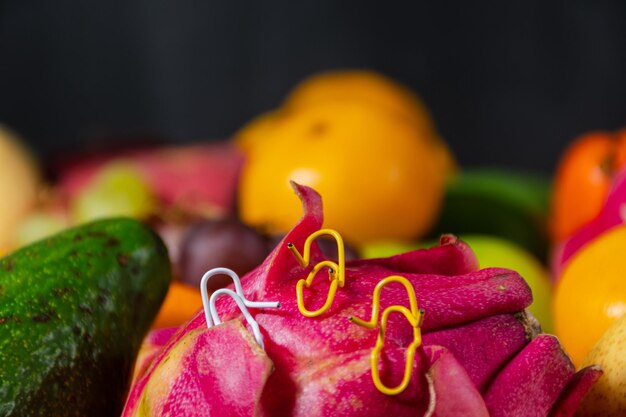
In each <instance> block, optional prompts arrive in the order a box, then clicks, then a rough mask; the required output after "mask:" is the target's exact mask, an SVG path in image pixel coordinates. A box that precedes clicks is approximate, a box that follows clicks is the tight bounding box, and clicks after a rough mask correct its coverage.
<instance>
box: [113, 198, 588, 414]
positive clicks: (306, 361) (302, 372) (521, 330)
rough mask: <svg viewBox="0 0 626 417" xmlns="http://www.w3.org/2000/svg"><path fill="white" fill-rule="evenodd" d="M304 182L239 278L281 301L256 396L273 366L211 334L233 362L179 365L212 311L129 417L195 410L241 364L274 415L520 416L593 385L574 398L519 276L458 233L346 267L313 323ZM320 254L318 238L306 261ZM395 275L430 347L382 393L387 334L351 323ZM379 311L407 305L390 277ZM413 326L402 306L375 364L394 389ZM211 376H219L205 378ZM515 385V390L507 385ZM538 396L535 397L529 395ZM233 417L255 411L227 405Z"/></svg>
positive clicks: (194, 326)
mask: <svg viewBox="0 0 626 417" xmlns="http://www.w3.org/2000/svg"><path fill="white" fill-rule="evenodd" d="M296 190H297V192H298V193H299V195H300V197H301V199H302V200H303V203H304V209H305V210H304V211H305V214H304V217H303V218H302V219H301V220H300V222H299V223H298V224H297V225H296V226H295V227H294V229H293V230H292V231H291V232H289V233H288V234H287V236H286V237H285V239H284V240H283V242H282V244H279V245H278V246H277V247H276V249H275V250H274V251H273V252H272V253H271V254H270V256H269V257H268V258H267V259H266V260H265V262H263V264H261V265H260V266H259V267H258V268H256V269H254V270H253V271H252V272H250V273H249V274H247V275H246V276H245V277H242V278H243V279H242V282H244V285H243V287H244V288H243V292H244V296H245V298H246V299H248V300H259V301H260V300H272V301H274V300H277V301H279V302H280V303H281V307H280V308H279V309H271V311H270V310H269V309H268V310H260V309H251V314H252V315H253V316H254V318H255V319H256V321H257V323H258V325H259V327H260V329H261V333H262V335H263V339H264V344H265V354H266V355H267V357H268V358H269V359H271V361H272V363H273V371H272V373H271V375H269V377H267V379H266V380H264V386H263V387H262V390H261V391H259V389H260V388H259V386H258V385H257V382H259V381H261V379H262V378H259V373H260V374H261V375H263V376H264V375H265V374H264V371H263V370H261V371H260V370H258V362H257V361H256V360H252V361H250V363H248V359H247V358H248V357H249V355H243V356H242V357H241V358H240V359H235V358H232V356H231V355H230V352H227V351H228V349H229V348H228V346H226V345H222V346H217V347H214V346H212V345H213V344H219V342H218V341H217V340H216V338H208V337H207V338H205V339H203V340H205V341H206V342H203V343H206V344H207V345H211V349H212V351H213V352H220V351H222V352H223V355H224V357H225V358H227V359H228V360H229V362H228V364H226V363H225V362H224V361H222V363H225V364H224V366H223V367H221V368H217V367H216V366H213V365H212V366H210V367H206V366H205V364H204V362H201V364H198V363H194V362H188V363H184V364H180V363H174V364H172V361H171V358H172V357H178V356H180V355H183V352H186V351H188V350H189V343H190V342H189V337H200V335H202V334H208V333H211V332H212V330H215V329H219V328H220V327H221V326H217V327H215V328H212V329H211V330H207V329H206V326H207V325H206V322H205V317H204V314H203V313H202V312H199V313H198V314H197V315H196V317H194V318H193V319H192V320H190V321H189V322H188V323H187V324H185V325H184V326H183V327H181V328H180V329H179V330H178V331H177V332H176V333H175V334H174V335H173V337H172V338H171V339H170V340H169V341H168V342H167V344H166V345H164V347H163V348H162V350H161V352H160V353H159V354H158V356H157V357H156V358H155V359H154V361H153V362H152V365H151V367H150V369H148V370H147V372H146V373H145V374H144V375H143V376H142V377H141V378H140V379H138V380H137V382H136V383H135V384H134V386H133V388H132V391H131V394H130V397H129V399H128V401H127V403H126V408H125V411H124V417H131V416H139V415H141V416H147V415H150V416H161V415H164V413H163V412H162V411H160V410H163V409H165V408H166V407H170V409H173V408H174V407H180V406H181V405H182V404H188V403H189V402H190V400H189V399H190V398H194V404H203V403H208V402H210V401H215V398H214V396H215V394H214V393H215V392H223V391H224V389H226V388H228V385H229V384H230V379H229V378H228V377H227V375H229V372H230V370H229V367H235V368H236V371H233V372H234V376H233V378H234V379H235V380H237V378H239V377H238V375H239V373H240V371H241V369H244V370H247V372H248V373H249V374H250V377H251V378H254V381H256V382H255V384H253V385H251V386H249V387H246V388H245V390H249V393H252V394H255V395H256V393H257V392H261V395H260V398H259V399H258V402H257V405H258V409H256V411H258V413H259V415H263V416H271V417H274V416H307V417H325V416H337V415H341V416H347V417H353V416H365V415H393V416H394V417H404V416H407V417H408V416H411V417H413V416H416V415H429V416H433V415H437V416H440V417H447V416H458V415H468V416H483V415H485V416H486V415H487V410H489V412H490V413H491V414H492V415H507V414H506V413H507V410H511V412H512V413H513V414H510V415H512V416H514V415H521V414H519V413H518V411H519V405H518V404H515V402H516V401H517V402H520V404H524V406H525V407H527V408H526V409H525V410H526V413H527V414H525V415H547V413H548V412H549V411H550V409H551V408H552V406H553V405H554V404H561V403H567V402H568V401H569V400H568V399H567V398H568V397H569V398H572V395H574V396H576V395H579V394H580V393H581V392H582V391H584V390H585V389H586V388H585V386H584V384H583V385H580V384H579V385H578V388H576V389H574V392H575V394H572V392H571V391H570V390H567V389H565V390H564V388H565V387H566V386H568V383H569V381H570V380H571V379H572V378H573V377H574V369H573V365H572V363H571V361H570V360H569V358H568V357H567V355H566V354H565V353H564V352H563V350H562V349H561V347H560V345H559V344H558V341H556V339H554V338H553V337H550V336H545V335H544V336H542V335H540V336H536V334H537V332H538V329H537V326H536V323H534V321H533V320H532V319H531V318H530V317H528V316H527V315H526V313H524V310H525V308H526V307H527V306H528V305H529V304H530V303H531V301H532V297H531V293H530V289H529V288H528V286H527V285H526V284H525V282H524V280H523V279H522V278H521V277H520V276H519V275H518V274H517V273H515V272H513V271H509V270H505V269H497V268H492V269H485V270H477V263H476V259H475V257H474V255H473V253H472V252H471V250H470V249H469V248H468V247H467V245H465V244H464V243H463V242H461V241H459V240H456V239H454V238H450V237H447V238H445V239H444V240H443V244H442V245H440V246H438V247H435V248H433V249H424V250H417V251H413V252H409V253H406V254H402V255H398V256H395V257H392V258H386V259H374V260H356V261H347V262H346V264H345V285H344V286H343V287H341V288H339V289H338V290H337V293H336V296H335V297H334V300H333V302H332V305H331V307H330V309H329V310H328V311H326V312H325V313H323V314H322V315H320V316H317V317H314V318H307V317H304V316H303V315H302V314H301V313H300V311H299V309H298V306H297V302H296V296H295V288H296V283H297V282H298V281H299V280H300V279H303V278H305V277H306V276H307V273H308V271H309V270H310V269H311V266H309V267H308V268H303V267H302V266H300V264H299V263H298V261H297V260H296V258H295V257H294V255H293V254H292V252H291V251H290V250H289V249H288V247H287V242H291V243H293V245H294V246H295V247H296V248H302V247H303V246H304V242H305V240H306V239H307V237H308V236H309V235H311V234H312V233H314V232H316V231H318V230H319V229H320V228H321V227H322V213H321V199H320V197H319V195H317V193H315V192H314V191H313V190H311V189H309V188H307V187H300V186H296ZM325 259H326V258H325V257H324V256H323V254H322V252H321V251H320V250H319V248H318V247H317V245H316V244H313V245H312V246H311V253H310V264H313V265H315V264H316V263H318V262H320V261H322V260H325ZM390 275H401V276H402V277H404V278H406V280H408V281H409V282H410V283H411V285H412V287H413V288H414V290H415V294H416V298H417V302H418V304H419V307H420V308H423V309H424V310H425V316H424V321H423V323H422V326H421V333H422V343H421V346H420V347H419V348H418V349H417V350H416V353H415V358H414V361H413V363H412V368H411V369H412V372H411V376H410V378H409V384H408V387H407V388H406V390H404V391H403V392H401V393H400V394H399V395H385V394H383V393H382V392H381V391H379V390H378V389H377V387H376V386H375V384H374V383H373V381H372V366H371V362H370V356H371V354H372V350H373V348H374V346H375V344H376V342H377V338H378V334H379V332H378V331H375V330H374V331H373V330H370V329H367V328H364V327H361V326H357V325H355V324H353V323H351V322H350V321H349V320H348V317H350V316H356V317H370V315H371V312H372V294H373V290H374V287H375V286H376V285H377V283H378V282H380V281H381V280H382V279H383V278H386V277H388V276H390ZM324 277H325V278H326V276H324ZM328 288H329V282H328V279H327V278H326V279H322V277H317V278H316V280H315V281H314V284H313V285H311V287H310V288H307V289H305V293H304V302H305V303H306V305H307V307H308V309H309V310H316V309H317V308H319V307H320V306H321V305H322V304H323V303H324V302H325V301H326V298H327V295H328ZM380 305H381V306H382V308H387V307H389V306H393V305H399V306H404V307H408V299H407V290H406V288H405V287H403V286H399V285H396V284H393V283H392V284H390V285H388V286H386V287H385V288H384V289H383V291H382V292H381V294H380ZM219 310H220V317H221V318H222V320H225V321H228V322H229V323H233V322H234V323H240V322H241V313H240V311H239V309H238V308H237V307H236V305H235V303H234V302H233V301H232V300H231V299H226V300H223V301H221V302H220V304H219ZM413 333H414V330H413V327H411V326H409V325H408V324H407V320H406V318H405V317H404V316H403V315H402V314H393V315H391V316H390V317H389V320H388V321H387V328H386V331H385V333H384V340H383V341H384V347H383V349H382V351H381V353H380V356H379V358H378V368H379V375H380V378H381V380H382V382H383V383H384V384H385V385H386V386H388V387H395V386H396V385H397V384H398V383H399V381H400V380H402V378H403V377H404V375H405V363H406V359H405V357H406V352H407V347H408V346H409V344H411V343H412V342H413V340H414V339H413ZM189 335H194V336H189ZM231 358H232V359H231ZM525 364H530V365H531V366H527V367H525V366H524V365H525ZM161 368H167V369H169V370H170V372H172V373H173V374H175V377H174V379H175V381H174V382H173V384H175V385H176V386H178V385H180V386H185V387H186V390H185V392H184V393H183V392H177V391H174V390H173V389H171V388H169V387H171V386H172V384H169V385H168V384H165V385H164V384H159V383H158V381H160V380H161V379H163V378H165V375H164V374H163V373H159V372H157V370H158V369H161ZM182 368H184V369H182ZM207 372H215V373H216V374H217V375H222V376H223V379H219V378H218V376H215V377H207ZM259 383H260V382H259ZM510 386H515V388H514V389H512V390H511V389H507V387H510ZM247 394H248V393H246V397H245V399H244V400H245V401H248V399H249V397H248V396H247ZM207 396H213V397H212V398H205V397H207ZM535 397H537V403H536V404H534V403H532V402H533V401H534V400H535ZM232 400H233V399H232V398H231V397H228V398H222V400H221V401H222V402H223V403H228V402H231V401H232ZM531 400H532V401H531ZM510 402H513V404H510ZM148 404H157V405H158V407H157V408H150V407H148V406H147V405H148ZM159 407H160V408H159ZM221 410H222V412H224V411H223V409H221ZM177 411H179V414H177V415H178V416H194V415H198V413H200V412H201V411H202V410H200V409H198V407H197V406H196V407H194V406H189V407H187V408H186V409H185V410H184V411H183V409H182V408H179V409H177ZM535 411H536V412H535ZM515 413H518V414H515ZM204 415H207V416H210V415H224V414H219V413H217V414H214V413H213V412H205V413H204ZM228 415H234V416H236V415H251V414H240V413H238V412H234V411H233V412H231V413H230V414H228Z"/></svg>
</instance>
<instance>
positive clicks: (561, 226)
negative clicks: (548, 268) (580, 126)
mask: <svg viewBox="0 0 626 417" xmlns="http://www.w3.org/2000/svg"><path fill="white" fill-rule="evenodd" d="M625 165H626V130H622V131H620V132H617V133H609V132H591V133H587V134H585V135H583V136H581V137H579V138H577V139H576V140H575V141H574V142H573V143H572V144H571V145H570V146H569V147H568V149H567V150H566V152H565V153H564V155H563V156H562V157H561V159H560V161H559V163H558V165H557V171H556V176H555V180H554V191H553V195H552V213H551V229H552V230H551V234H552V237H553V240H554V241H556V242H559V241H562V240H564V239H567V238H568V237H570V236H572V235H573V234H574V233H575V232H576V231H577V230H579V229H580V228H581V227H582V226H584V225H585V224H587V223H589V222H590V221H591V220H593V219H594V218H595V217H596V216H597V215H598V214H599V213H600V210H601V209H602V205H603V204H604V201H605V199H606V197H607V195H608V192H609V190H610V188H611V184H612V182H613V176H614V174H615V173H616V172H617V171H618V170H619V169H620V168H622V167H624V166H625Z"/></svg>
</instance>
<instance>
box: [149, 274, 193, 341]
mask: <svg viewBox="0 0 626 417" xmlns="http://www.w3.org/2000/svg"><path fill="white" fill-rule="evenodd" d="M199 288H200V287H198V286H195V287H192V286H190V285H187V284H185V283H183V282H180V281H172V283H171V284H170V287H169V289H168V291H167V295H166V296H165V300H164V301H163V304H162V305H161V308H160V309H159V312H158V314H157V316H156V318H155V319H154V322H153V323H152V328H153V329H160V328H166V327H176V326H180V325H181V324H183V323H185V322H186V321H187V320H189V319H190V318H191V317H193V315H194V314H196V313H197V312H198V311H199V310H200V309H201V308H202V296H201V295H200V291H199Z"/></svg>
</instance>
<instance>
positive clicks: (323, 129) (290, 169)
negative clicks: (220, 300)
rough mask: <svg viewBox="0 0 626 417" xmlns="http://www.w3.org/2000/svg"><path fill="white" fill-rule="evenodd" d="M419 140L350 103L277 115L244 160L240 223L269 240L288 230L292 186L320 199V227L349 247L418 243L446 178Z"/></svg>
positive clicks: (397, 121) (384, 115)
mask: <svg viewBox="0 0 626 417" xmlns="http://www.w3.org/2000/svg"><path fill="white" fill-rule="evenodd" d="M419 134H420V133H419V132H418V131H417V130H416V129H415V128H414V125H413V124H412V123H410V122H409V121H408V120H407V119H406V118H405V117H403V116H401V115H398V114H397V113H393V112H386V111H380V110H379V108H377V107H376V106H371V105H369V104H367V103H361V102H358V101H337V102H328V103H325V104H323V105H318V106H313V105H312V106H309V107H307V108H302V109H299V110H298V111H297V112H288V113H284V114H282V115H281V121H280V123H277V124H276V125H275V126H274V127H273V129H272V131H271V134H268V136H267V137H266V138H265V139H264V140H263V141H259V143H257V144H256V145H255V146H254V147H252V148H251V149H250V152H249V153H248V157H247V161H246V164H245V165H244V167H243V170H242V173H241V177H240V184H239V208H240V216H241V218H242V219H243V221H244V222H246V223H248V224H251V225H253V226H256V227H260V228H265V229H266V230H268V231H270V232H285V231H287V230H289V229H291V228H292V227H293V226H294V225H295V223H296V222H297V221H298V219H299V218H300V216H301V214H302V207H301V204H300V202H299V201H298V199H297V197H296V196H295V194H294V192H293V190H292V188H291V186H290V185H289V181H291V180H293V181H295V182H297V183H300V184H305V185H308V186H310V187H313V188H314V189H316V190H317V191H318V192H319V193H320V194H321V195H322V199H323V202H324V216H325V226H326V227H331V228H335V229H337V230H338V231H339V232H340V233H343V234H344V237H345V238H346V240H348V241H349V242H351V243H352V244H355V245H361V244H364V243H365V242H368V241H373V240H388V239H400V240H407V239H413V238H416V237H419V236H420V235H422V234H424V233H425V232H426V231H427V229H428V228H429V227H430V226H431V224H432V223H433V220H434V219H435V216H436V215H437V213H438V211H439V207H440V204H441V200H442V196H443V191H444V182H445V176H446V173H445V172H444V170H443V169H441V167H440V166H439V164H440V159H438V158H439V155H440V154H438V153H437V152H438V151H437V150H436V147H433V146H431V145H430V144H429V143H427V142H426V141H424V140H420V139H419V137H418V136H419Z"/></svg>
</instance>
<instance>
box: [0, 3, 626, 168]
mask: <svg viewBox="0 0 626 417" xmlns="http://www.w3.org/2000/svg"><path fill="white" fill-rule="evenodd" d="M470 3H471V4H470ZM477 4H478V3H476V2H464V1H458V2H443V1H429V2H417V1H416V2H410V3H409V2H407V3H400V2H367V1H340V0H325V1H307V2H290V1H282V2H279V1H275V2H263V1H247V2H244V1H233V0H221V1H217V0H204V1H193V0H182V1H173V0H169V1H166V0H125V1H120V0H107V1H91V0H83V1H81V0H74V1H70V0H54V1H51V0H0V122H3V123H6V124H8V125H10V126H12V127H13V128H14V129H15V130H17V131H18V132H20V133H21V134H22V135H23V136H24V137H25V138H26V139H27V140H28V142H29V143H30V144H31V145H32V146H33V147H34V148H35V149H36V150H37V151H38V152H39V153H40V154H41V155H42V156H43V157H44V158H51V157H54V156H57V155H61V154H63V153H65V152H68V151H70V150H75V149H81V148H86V147H89V146H93V145H94V144H97V145H99V146H102V145H103V144H110V145H113V144H115V143H120V142H121V141H125V142H127V141H128V140H129V139H128V137H134V136H135V135H140V134H145V133H148V134H157V135H159V136H162V137H165V138H167V140H169V141H177V142H185V141H194V140H199V139H221V138H226V137H228V136H229V135H230V134H232V132H234V131H235V130H236V129H237V128H238V127H239V126H241V125H242V124H243V123H245V122H246V121H247V120H248V119H250V118H251V117H252V116H254V115H255V114H258V113H260V112H262V111H265V110H269V109H271V108H273V107H275V106H277V105H278V104H279V103H280V100H281V99H282V98H283V96H284V95H285V94H286V92H287V91H288V90H289V89H290V88H291V87H292V86H293V85H294V84H295V83H296V82H297V81H299V80H301V79H302V78H304V77H305V76H307V75H309V74H311V73H314V72H316V71H320V70H324V69H329V68H345V67H357V68H371V69H375V70H378V71H381V72H383V73H386V74H388V75H390V76H392V77H394V78H396V79H398V80H400V81H402V82H403V83H405V84H407V85H408V86H410V87H411V88H412V89H414V90H415V91H416V92H418V93H419V94H420V95H421V96H422V97H423V98H424V100H425V101H426V103H427V104H428V105H429V107H430V108H431V110H432V112H433V114H434V116H435V119H436V121H437V124H438V126H439V129H440V130H441V132H442V134H443V136H444V137H445V138H446V139H447V140H448V142H449V143H450V144H451V146H452V148H453V150H454V152H455V154H456V155H457V157H458V159H459V161H460V162H461V164H462V165H465V166H472V165H492V166H493V165H499V166H512V167H516V168H524V169H530V170H540V171H543V172H546V173H550V172H552V170H553V168H554V165H555V163H556V159H557V158H558V156H559V154H560V152H561V151H562V149H563V148H564V147H565V145H566V144H567V143H568V142H569V141H570V140H571V139H572V138H573V137H574V136H576V135H578V134H580V133H582V132H585V131H587V130H590V129H615V128H618V127H622V126H626V2H624V1H622V0H615V1H602V0H599V1H591V0H588V1H569V2H548V1H540V0H533V1H520V2H493V3H491V4H490V5H489V6H487V5H486V3H482V5H481V6H480V7H478V6H477ZM565 5H566V6H565Z"/></svg>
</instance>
